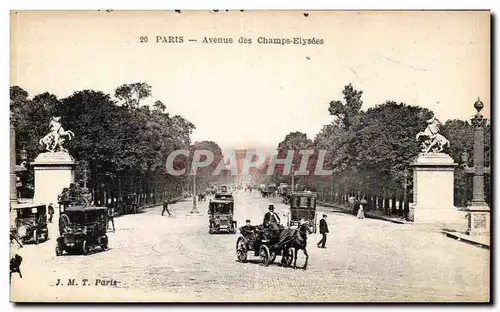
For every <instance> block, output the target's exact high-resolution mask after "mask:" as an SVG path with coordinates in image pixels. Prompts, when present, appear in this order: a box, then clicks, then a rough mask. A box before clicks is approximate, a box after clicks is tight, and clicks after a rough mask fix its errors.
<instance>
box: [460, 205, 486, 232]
mask: <svg viewBox="0 0 500 312" xmlns="http://www.w3.org/2000/svg"><path fill="white" fill-rule="evenodd" d="M465 212H466V213H467V217H468V218H467V219H468V224H467V232H466V234H467V235H473V236H476V235H481V236H488V235H490V207H489V206H488V204H486V202H484V201H481V202H472V203H471V205H470V206H468V207H467V210H466V211H465Z"/></svg>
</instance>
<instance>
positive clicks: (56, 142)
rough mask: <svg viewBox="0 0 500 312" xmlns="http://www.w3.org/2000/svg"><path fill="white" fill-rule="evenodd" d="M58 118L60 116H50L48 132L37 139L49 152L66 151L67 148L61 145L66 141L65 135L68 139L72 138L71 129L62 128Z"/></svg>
mask: <svg viewBox="0 0 500 312" xmlns="http://www.w3.org/2000/svg"><path fill="white" fill-rule="evenodd" d="M60 120H61V117H52V118H51V120H50V132H49V133H48V134H47V135H45V136H44V137H43V138H41V139H40V141H39V144H40V145H44V146H45V149H46V150H48V151H49V152H51V153H54V152H57V151H61V152H68V150H67V149H65V148H64V147H63V143H64V142H66V139H65V137H66V138H67V139H68V140H72V139H73V138H74V136H75V134H74V133H73V132H72V131H70V130H67V131H66V130H64V128H63V127H62V125H61V123H60V122H59V121H60Z"/></svg>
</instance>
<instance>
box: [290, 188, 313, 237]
mask: <svg viewBox="0 0 500 312" xmlns="http://www.w3.org/2000/svg"><path fill="white" fill-rule="evenodd" d="M289 200H290V212H289V213H288V226H289V227H298V226H299V225H300V221H301V220H304V221H306V222H307V223H309V228H310V230H311V232H313V233H316V230H317V224H316V223H317V214H316V193H312V192H310V191H309V192H294V193H292V194H290V199H289Z"/></svg>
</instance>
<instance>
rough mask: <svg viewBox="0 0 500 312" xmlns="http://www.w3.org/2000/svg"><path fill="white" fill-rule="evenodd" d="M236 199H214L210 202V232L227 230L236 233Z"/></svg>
mask: <svg viewBox="0 0 500 312" xmlns="http://www.w3.org/2000/svg"><path fill="white" fill-rule="evenodd" d="M233 213H234V200H233V199H232V196H231V198H224V199H217V198H216V199H213V200H211V201H210V203H209V204H208V216H209V230H208V232H209V233H210V234H214V233H220V232H227V233H232V234H235V233H236V221H234V220H233Z"/></svg>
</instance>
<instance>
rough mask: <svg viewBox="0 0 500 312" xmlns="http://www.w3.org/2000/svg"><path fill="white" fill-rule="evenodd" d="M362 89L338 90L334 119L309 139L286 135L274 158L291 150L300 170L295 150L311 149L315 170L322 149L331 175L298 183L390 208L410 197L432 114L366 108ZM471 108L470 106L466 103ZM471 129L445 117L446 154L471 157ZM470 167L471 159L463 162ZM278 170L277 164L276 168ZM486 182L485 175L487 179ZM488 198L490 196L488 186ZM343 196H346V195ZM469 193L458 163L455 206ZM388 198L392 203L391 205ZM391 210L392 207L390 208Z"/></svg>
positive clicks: (397, 107)
mask: <svg viewBox="0 0 500 312" xmlns="http://www.w3.org/2000/svg"><path fill="white" fill-rule="evenodd" d="M362 94H363V93H362V91H359V90H356V89H355V88H354V87H353V86H352V85H351V84H349V85H347V86H346V87H345V88H344V90H343V101H338V100H335V101H332V102H330V103H329V109H328V111H329V113H330V115H331V116H333V121H332V122H331V123H330V124H327V125H325V126H324V127H323V128H322V130H321V131H320V132H319V133H318V134H317V135H316V137H315V138H314V139H309V138H307V135H306V134H305V133H300V132H294V133H290V134H288V135H287V136H286V137H285V139H284V140H283V141H282V142H280V143H279V145H278V158H285V157H286V151H287V150H290V149H291V150H295V151H296V152H295V156H296V157H294V166H295V167H296V168H299V165H300V157H299V155H298V151H299V150H301V149H311V150H314V151H315V154H314V155H312V156H311V158H310V165H309V168H308V169H309V171H310V172H314V168H315V166H316V160H317V157H318V151H319V150H326V151H327V154H326V157H325V165H324V168H325V169H330V170H333V175H332V176H328V177H325V176H314V175H312V174H311V175H309V176H297V177H295V180H296V182H299V183H300V185H301V186H302V187H307V188H309V189H315V190H316V191H318V192H319V193H320V196H322V197H324V199H327V200H330V201H336V202H338V203H344V202H345V200H346V198H347V197H349V196H350V195H354V196H361V197H365V198H366V199H368V200H369V201H372V202H373V203H372V204H371V206H372V208H374V207H375V208H383V209H384V210H385V211H386V212H387V213H390V211H388V207H389V205H390V206H391V207H393V209H396V208H398V207H397V206H399V208H400V209H401V208H402V205H396V198H397V199H402V198H403V195H404V194H403V193H404V190H405V184H406V189H407V190H408V192H407V194H408V195H409V196H408V199H409V200H411V198H412V196H411V195H412V194H411V192H412V172H411V167H410V163H411V161H412V160H413V158H414V157H415V156H417V155H418V153H419V152H420V146H419V145H418V143H417V142H416V139H415V137H416V135H417V133H418V132H420V131H423V130H424V129H425V127H426V126H427V123H426V121H427V120H428V119H430V118H431V117H433V116H434V114H433V112H432V111H430V110H428V109H426V108H422V107H417V106H410V105H406V104H404V103H396V102H393V101H387V102H385V103H383V104H380V105H377V106H375V107H372V108H370V109H367V110H366V111H363V110H362V109H361V108H362V104H363V101H362ZM471 107H472V105H471ZM473 131H474V130H473V128H472V126H471V125H470V123H469V122H468V121H463V120H448V121H446V122H445V123H444V124H443V125H442V126H441V129H440V133H441V134H443V135H444V136H445V137H446V138H448V140H449V141H450V148H449V150H447V151H446V152H447V153H448V154H449V155H450V156H451V157H452V158H453V159H454V161H455V162H457V163H459V164H461V163H463V159H462V158H463V157H462V155H463V153H464V152H466V153H468V155H473V143H474V140H473ZM490 131H491V129H490V126H489V125H488V126H487V127H486V129H485V156H486V157H485V159H486V164H485V165H489V151H490V149H491V147H490V146H491V144H490ZM465 162H466V163H467V164H468V165H469V166H472V159H468V160H466V161H465ZM281 169H282V168H281ZM273 180H274V181H273V182H277V183H279V182H287V183H290V182H291V176H287V177H284V176H281V175H280V172H278V173H277V174H276V175H275V176H274V177H273ZM485 183H486V185H487V186H489V178H486V181H485ZM485 189H486V191H487V194H486V195H487V200H489V188H488V187H486V188H485ZM346 194H349V195H347V196H346ZM471 197H472V184H471V177H470V175H467V174H466V173H465V172H464V170H463V168H462V167H458V168H457V170H456V172H455V205H456V206H466V205H467V202H468V201H469V200H470V199H471ZM391 202H392V204H391ZM393 212H394V211H393Z"/></svg>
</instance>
